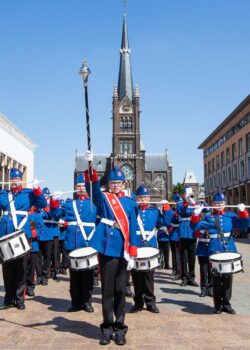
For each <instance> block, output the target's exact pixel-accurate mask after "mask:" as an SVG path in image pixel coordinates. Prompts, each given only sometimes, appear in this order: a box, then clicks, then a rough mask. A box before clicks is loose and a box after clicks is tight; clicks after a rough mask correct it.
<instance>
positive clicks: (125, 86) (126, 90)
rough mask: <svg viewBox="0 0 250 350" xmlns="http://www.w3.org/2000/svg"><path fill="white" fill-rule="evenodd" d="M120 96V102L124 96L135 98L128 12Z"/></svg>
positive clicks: (123, 37) (123, 33)
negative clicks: (128, 31)
mask: <svg viewBox="0 0 250 350" xmlns="http://www.w3.org/2000/svg"><path fill="white" fill-rule="evenodd" d="M118 96H119V102H120V101H121V100H122V99H123V98H124V96H127V97H128V98H129V100H130V101H131V102H132V99H133V81H132V70H131V62H130V48H129V43H128V33H127V23H126V14H124V16H123V29H122V44H121V49H120V68H119V77H118Z"/></svg>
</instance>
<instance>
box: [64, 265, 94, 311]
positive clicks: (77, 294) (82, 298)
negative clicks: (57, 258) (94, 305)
mask: <svg viewBox="0 0 250 350" xmlns="http://www.w3.org/2000/svg"><path fill="white" fill-rule="evenodd" d="M69 276H70V289H69V290H70V296H71V304H72V306H74V307H79V308H80V307H82V306H83V305H86V304H88V305H90V304H91V299H92V292H93V285H94V269H92V270H83V271H75V270H71V269H70V270H69Z"/></svg>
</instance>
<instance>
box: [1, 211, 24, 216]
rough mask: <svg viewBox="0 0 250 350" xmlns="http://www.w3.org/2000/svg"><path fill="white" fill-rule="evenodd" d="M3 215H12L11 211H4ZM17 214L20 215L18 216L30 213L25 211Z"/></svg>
mask: <svg viewBox="0 0 250 350" xmlns="http://www.w3.org/2000/svg"><path fill="white" fill-rule="evenodd" d="M3 214H4V215H8V214H11V212H10V211H4V212H3ZM16 214H18V215H27V214H28V212H27V211H24V210H16Z"/></svg>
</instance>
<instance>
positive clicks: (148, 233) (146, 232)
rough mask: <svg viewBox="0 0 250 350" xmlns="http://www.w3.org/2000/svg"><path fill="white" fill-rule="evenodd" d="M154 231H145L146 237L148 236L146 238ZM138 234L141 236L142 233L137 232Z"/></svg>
mask: <svg viewBox="0 0 250 350" xmlns="http://www.w3.org/2000/svg"><path fill="white" fill-rule="evenodd" d="M153 231H154V230H153ZM153 231H144V232H145V235H146V236H149V235H151V233H152V232H153ZM136 234H137V235H140V234H141V231H136Z"/></svg>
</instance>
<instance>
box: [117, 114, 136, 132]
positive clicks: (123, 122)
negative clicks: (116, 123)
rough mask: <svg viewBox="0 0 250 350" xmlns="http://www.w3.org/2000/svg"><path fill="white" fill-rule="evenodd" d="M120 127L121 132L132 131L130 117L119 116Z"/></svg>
mask: <svg viewBox="0 0 250 350" xmlns="http://www.w3.org/2000/svg"><path fill="white" fill-rule="evenodd" d="M120 129H121V131H123V132H132V131H133V121H132V117H127V116H126V117H125V116H121V119H120Z"/></svg>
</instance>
